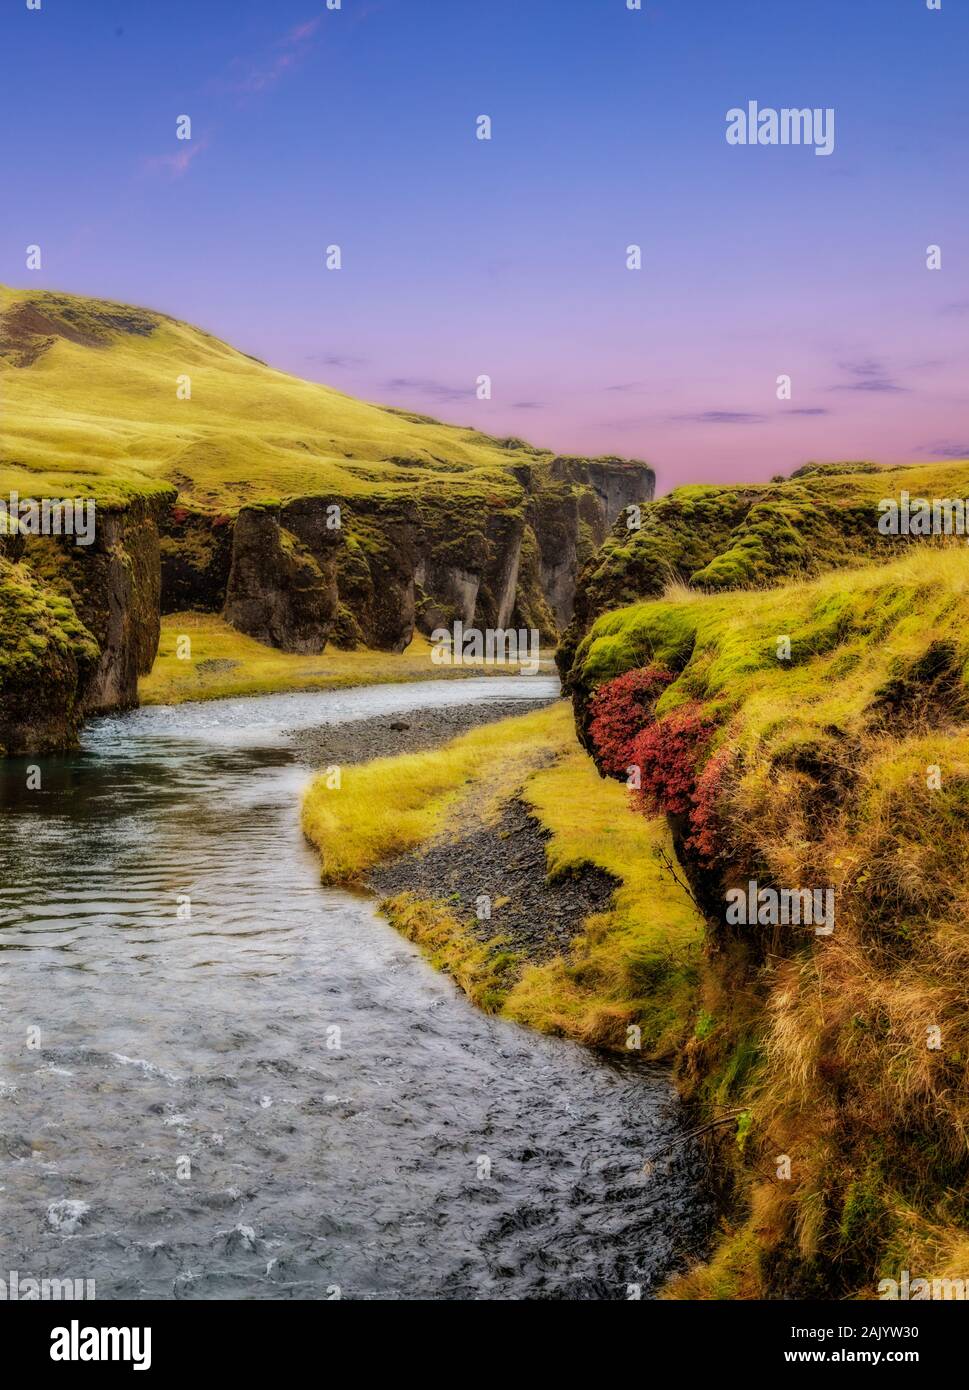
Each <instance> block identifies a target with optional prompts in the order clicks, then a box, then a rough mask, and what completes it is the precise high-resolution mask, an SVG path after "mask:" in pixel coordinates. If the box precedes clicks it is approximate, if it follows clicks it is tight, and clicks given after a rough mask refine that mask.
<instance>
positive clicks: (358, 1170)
mask: <svg viewBox="0 0 969 1390" xmlns="http://www.w3.org/2000/svg"><path fill="white" fill-rule="evenodd" d="M554 688H555V687H554V685H553V683H552V682H551V681H549V680H546V679H545V678H537V677H536V678H531V679H522V678H517V677H508V678H504V677H501V678H486V679H472V680H468V681H462V682H460V683H459V684H452V683H436V684H435V683H433V682H427V683H422V684H412V685H396V686H394V685H386V686H376V687H370V688H365V689H358V690H351V691H341V692H323V693H313V694H295V695H293V694H291V695H275V696H266V697H262V698H257V699H237V700H222V701H218V702H212V703H210V704H193V705H182V706H179V707H176V708H147V709H142V710H138V711H135V712H132V713H130V714H126V715H121V716H117V717H110V718H104V719H100V720H97V721H94V722H92V723H91V724H90V725H89V726H88V728H87V730H86V732H85V735H84V739H83V747H82V750H81V751H80V752H79V753H77V754H74V755H70V756H64V757H59V758H48V759H42V760H26V759H15V760H11V761H10V762H8V763H7V764H6V765H0V783H2V786H3V793H4V796H3V803H2V804H3V814H2V817H0V1036H2V1047H0V1279H3V1280H7V1279H8V1278H9V1274H10V1272H11V1271H17V1273H18V1275H19V1278H20V1280H21V1281H23V1280H24V1279H25V1278H28V1277H33V1278H41V1277H46V1278H58V1279H60V1278H84V1279H94V1280H95V1281H96V1290H97V1297H98V1298H99V1299H104V1298H124V1297H128V1298H132V1297H133V1298H172V1297H174V1298H240V1297H241V1298H330V1297H340V1296H342V1297H344V1298H368V1297H378V1298H418V1297H420V1298H529V1297H544V1298H549V1297H570V1298H624V1297H627V1296H629V1291H628V1289H627V1285H630V1284H634V1285H640V1286H641V1287H642V1290H643V1295H644V1296H648V1293H649V1290H650V1288H651V1287H653V1286H654V1285H655V1283H656V1282H657V1281H658V1280H659V1279H660V1278H661V1277H662V1275H663V1274H664V1272H665V1271H667V1270H668V1269H669V1268H670V1265H671V1262H672V1261H674V1260H675V1259H677V1258H679V1257H682V1256H683V1255H684V1254H686V1253H689V1252H690V1251H691V1250H692V1249H693V1248H694V1247H696V1246H698V1245H699V1244H700V1243H701V1242H702V1239H703V1234H704V1230H705V1226H706V1207H705V1205H704V1202H703V1200H702V1198H701V1197H700V1196H699V1195H698V1192H699V1165H698V1159H697V1156H696V1154H695V1153H694V1152H693V1151H692V1148H691V1146H689V1145H679V1146H678V1147H676V1148H674V1149H673V1150H672V1151H670V1152H669V1153H668V1154H667V1155H666V1156H665V1157H663V1158H661V1159H659V1160H658V1161H657V1163H656V1164H655V1167H654V1169H653V1171H652V1172H647V1171H644V1158H645V1156H646V1155H647V1153H649V1152H650V1151H654V1150H656V1149H658V1148H659V1147H661V1146H662V1145H663V1144H664V1143H668V1142H669V1140H670V1139H672V1138H674V1137H675V1136H676V1135H677V1133H678V1132H680V1127H681V1126H682V1124H683V1121H682V1118H681V1117H680V1115H679V1114H678V1110H677V1106H676V1104H675V1101H674V1099H673V1095H672V1091H671V1088H670V1085H669V1082H668V1079H667V1077H666V1075H665V1073H664V1072H662V1071H661V1070H657V1069H651V1068H648V1067H645V1066H643V1065H637V1064H636V1062H635V1060H634V1059H630V1060H628V1061H627V1060H622V1061H620V1062H616V1061H612V1060H608V1059H603V1058H602V1057H600V1056H598V1055H595V1054H593V1053H591V1052H588V1051H586V1050H584V1049H582V1048H580V1047H578V1046H575V1045H573V1044H571V1043H567V1042H563V1041H558V1040H555V1039H549V1038H544V1037H541V1036H539V1035H537V1034H534V1033H531V1032H529V1031H526V1030H524V1029H521V1028H519V1027H517V1026H515V1025H513V1024H509V1023H505V1022H502V1021H499V1020H495V1019H491V1018H488V1017H486V1016H485V1015H483V1014H482V1013H480V1012H479V1011H478V1010H476V1009H474V1008H473V1007H472V1006H471V1005H470V1004H469V1003H468V1002H467V1000H466V999H465V998H464V996H463V995H462V994H461V993H460V992H459V991H458V990H457V988H456V987H455V986H454V985H453V984H452V983H451V981H450V980H448V979H446V978H445V977H443V976H441V975H439V974H437V973H436V972H435V971H434V970H432V969H431V968H430V967H429V966H428V965H427V964H426V963H425V962H424V961H423V960H422V959H421V957H420V956H419V955H418V953H417V951H416V950H415V949H414V948H413V947H412V946H411V945H410V944H409V943H407V942H405V941H403V940H402V939H401V938H400V937H399V936H397V934H396V933H395V932H394V931H393V929H392V928H391V927H390V926H389V925H388V924H387V923H386V922H385V921H384V920H383V919H382V918H380V917H379V916H378V915H377V913H376V912H375V910H374V906H373V903H372V902H371V900H370V899H368V898H366V897H363V896H354V895H351V894H348V893H346V892H342V891H336V890H332V889H323V888H321V887H320V884H319V876H318V864H317V861H316V858H315V855H314V854H313V852H312V851H311V850H310V849H309V847H308V846H307V845H306V844H305V842H304V841H303V839H302V837H301V835H300V832H299V823H298V806H299V794H300V790H301V788H302V787H303V786H304V785H305V783H306V782H307V780H308V778H309V777H310V775H311V774H310V771H309V769H308V768H307V767H305V766H303V765H302V764H300V763H299V761H298V760H297V757H296V754H295V752H294V751H293V749H292V748H291V746H290V743H289V740H288V739H287V737H286V731H287V730H290V729H293V728H297V727H308V726H312V725H318V724H322V723H330V722H343V721H347V720H353V719H361V718H366V717H369V716H373V715H382V714H386V715H388V716H391V717H392V716H393V715H394V714H396V713H398V712H403V711H406V710H408V709H416V708H420V707H426V706H428V705H437V704H447V703H454V702H461V703H464V702H466V701H482V700H483V701H487V700H489V699H502V700H503V699H508V698H512V697H515V696H519V695H520V696H522V697H523V698H531V697H534V696H535V695H543V694H550V693H552V691H553V690H554ZM30 764H34V765H36V766H38V767H39V768H40V775H41V786H40V789H35V790H28V789H27V780H28V767H29V765H30ZM189 912H190V915H189Z"/></svg>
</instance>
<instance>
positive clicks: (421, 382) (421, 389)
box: [383, 376, 471, 401]
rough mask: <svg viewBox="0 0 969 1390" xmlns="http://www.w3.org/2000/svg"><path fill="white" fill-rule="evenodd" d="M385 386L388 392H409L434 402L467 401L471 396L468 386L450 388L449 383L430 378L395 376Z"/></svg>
mask: <svg viewBox="0 0 969 1390" xmlns="http://www.w3.org/2000/svg"><path fill="white" fill-rule="evenodd" d="M383 385H384V390H386V391H407V392H409V393H410V394H412V395H416V396H427V397H428V398H429V399H430V400H434V401H466V400H467V399H468V396H469V395H470V394H471V388H470V387H468V386H449V385H448V384H447V382H444V381H432V380H431V378H430V377H420V376H394V377H391V378H390V380H389V381H385V382H384V384H383Z"/></svg>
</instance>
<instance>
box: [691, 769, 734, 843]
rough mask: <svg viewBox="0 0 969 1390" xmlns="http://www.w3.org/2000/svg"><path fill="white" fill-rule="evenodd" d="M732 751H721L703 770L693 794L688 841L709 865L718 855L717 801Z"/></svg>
mask: <svg viewBox="0 0 969 1390" xmlns="http://www.w3.org/2000/svg"><path fill="white" fill-rule="evenodd" d="M730 759H731V752H730V749H729V748H721V749H720V751H719V752H718V753H714V755H713V757H712V758H711V759H710V760H709V762H708V763H707V764H706V766H705V767H704V769H703V771H702V772H701V773H700V775H699V777H698V778H697V779H696V788H695V790H694V792H693V806H692V808H691V810H690V829H691V831H692V834H691V835H690V838H689V839H688V840H687V842H686V843H687V845H688V847H689V848H690V849H692V850H695V851H696V853H697V855H698V857H699V858H700V859H701V860H702V862H703V863H704V864H706V865H708V866H709V865H710V864H712V863H713V862H714V861H715V860H716V858H717V854H718V848H717V834H718V831H719V828H720V815H719V812H718V809H717V801H718V799H719V796H720V792H721V790H722V787H723V775H724V772H725V770H726V768H727V764H728V763H729V762H730Z"/></svg>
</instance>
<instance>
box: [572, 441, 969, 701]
mask: <svg viewBox="0 0 969 1390" xmlns="http://www.w3.org/2000/svg"><path fill="white" fill-rule="evenodd" d="M902 491H908V492H910V493H911V495H912V496H913V497H930V498H931V497H939V498H942V497H954V498H965V497H967V496H969V463H967V462H965V461H963V462H952V463H934V464H924V465H920V466H918V467H912V468H902V467H899V468H878V467H876V466H875V465H874V464H838V465H807V466H806V467H804V468H802V469H799V470H798V471H797V472H796V473H794V474H793V475H792V476H791V477H790V478H786V479H785V478H780V479H776V480H775V481H773V482H771V483H765V484H757V485H746V484H745V485H738V486H724V487H718V486H713V485H709V486H708V485H690V486H686V487H679V488H676V489H674V491H673V492H671V493H669V494H668V495H667V496H665V497H662V498H660V499H658V500H657V501H655V502H650V503H647V504H646V505H645V506H643V507H642V508H641V509H640V511H641V518H640V520H641V526H640V528H639V529H638V530H630V529H628V525H627V517H626V516H625V515H622V516H620V517H619V519H618V520H617V522H616V523H615V526H614V528H613V531H612V534H611V535H610V536H609V537H608V538H607V540H606V542H605V544H604V545H603V546H602V548H601V549H600V550H599V551H598V552H597V554H596V555H595V556H594V557H593V559H592V560H591V561H589V563H588V564H587V565H586V567H585V569H584V570H583V572H582V574H581V575H580V577H579V583H578V592H577V594H576V605H575V618H574V620H573V622H572V624H571V626H570V628H569V631H568V632H567V633H566V635H565V638H564V640H563V643H562V649H561V652H560V656H559V664H560V668H561V670H562V672H563V675H564V676H565V677H566V679H567V680H568V681H573V682H574V680H575V673H574V672H573V670H572V668H573V663H574V659H575V653H576V650H577V648H578V646H579V643H580V642H581V641H582V638H583V636H584V635H585V633H586V632H587V631H588V629H589V627H590V626H591V624H592V622H593V621H594V620H595V619H596V618H597V617H598V616H600V615H601V614H603V613H606V612H609V611H610V610H612V609H615V608H619V607H623V606H625V605H627V604H629V603H633V602H635V601H637V600H640V599H644V598H655V597H659V596H660V595H661V594H662V593H663V592H664V590H665V589H666V588H667V587H668V586H669V584H670V583H671V582H679V583H682V584H686V585H688V586H689V587H690V588H693V589H697V590H701V591H710V590H724V589H743V588H762V587H764V586H765V585H768V584H773V583H778V582H783V581H784V580H786V579H794V578H798V577H810V576H812V575H817V574H821V573H824V572H825V571H827V570H831V569H834V568H845V567H851V568H853V567H855V566H858V565H866V564H871V563H874V562H881V561H890V560H893V559H895V558H896V556H897V555H898V554H900V553H901V552H902V551H903V550H904V549H905V547H906V546H907V545H908V544H910V543H911V541H910V539H909V538H907V537H899V538H897V539H893V538H890V537H887V536H884V535H881V534H880V533H879V531H878V524H877V523H878V519H879V510H878V503H879V502H880V501H881V500H882V499H883V498H887V497H898V495H899V494H900V493H901V492H902ZM580 694H581V692H580Z"/></svg>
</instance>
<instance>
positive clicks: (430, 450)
mask: <svg viewBox="0 0 969 1390" xmlns="http://www.w3.org/2000/svg"><path fill="white" fill-rule="evenodd" d="M0 364H2V377H3V392H4V443H3V452H2V456H0V493H3V492H5V491H7V490H9V489H10V488H11V487H16V488H18V489H19V490H20V491H21V492H22V493H25V494H26V493H29V492H31V491H33V492H36V491H39V490H43V491H48V492H49V493H50V495H55V496H56V495H58V494H59V493H61V492H66V491H70V492H71V493H73V492H75V491H82V490H84V491H86V490H88V489H89V488H95V489H96V488H97V487H98V486H99V481H98V480H101V485H102V486H103V485H104V483H108V484H109V485H110V486H111V487H118V488H122V489H123V488H124V487H125V485H128V486H132V485H133V486H136V487H139V486H141V485H142V484H143V483H144V481H145V480H165V481H168V482H172V483H174V484H176V485H177V487H178V489H179V493H180V498H181V501H182V502H183V503H184V504H185V505H186V506H188V507H190V508H192V509H194V510H200V511H206V512H210V513H231V512H232V511H234V510H235V509H237V508H238V506H239V505H240V504H241V503H243V502H245V501H246V500H249V499H255V498H259V499H265V498H281V497H287V496H306V495H317V494H320V495H323V494H337V495H339V496H342V497H353V496H355V495H366V494H368V493H374V492H378V493H379V494H381V495H384V496H389V497H394V496H402V497H409V496H413V495H414V493H415V490H416V491H417V492H420V491H422V490H425V489H428V490H432V491H433V490H435V489H438V490H445V489H447V490H450V491H452V492H455V493H457V494H460V493H462V492H467V493H468V494H469V495H481V494H483V493H487V494H489V495H494V496H495V497H502V496H504V497H506V498H509V499H510V498H517V497H519V496H520V490H519V488H518V487H517V484H516V483H515V480H514V478H513V476H512V474H511V472H510V469H511V467H512V466H514V465H516V464H517V465H521V464H533V465H534V464H535V463H536V462H537V461H540V460H541V459H542V458H550V457H551V456H550V455H543V454H542V453H541V452H540V451H536V450H532V449H531V448H530V447H529V446H528V445H525V444H522V443H520V442H518V441H511V442H509V443H508V445H507V447H506V445H505V444H503V443H501V442H500V441H498V440H495V439H491V438H489V437H488V436H486V435H483V434H480V433H478V432H477V431H475V430H471V429H459V428H455V427H452V426H449V425H443V424H439V423H437V422H436V421H433V420H430V419H427V418H424V417H422V416H418V415H411V414H408V413H407V412H404V411H398V410H393V409H389V408H387V407H383V406H378V405H368V404H367V403H366V402H364V401H359V400H355V399H353V398H352V397H350V396H345V395H343V394H342V393H341V392H339V391H334V390H332V389H330V388H329V387H326V386H318V385H315V384H313V383H312V382H307V381H301V380H299V379H298V378H296V377H291V376H288V375H286V374H285V373H284V372H278V371H274V370H273V369H272V368H270V367H267V366H266V365H265V364H264V363H262V362H259V361H257V360H255V359H254V358H252V357H248V356H246V355H245V354H244V353H242V352H238V351H236V349H234V348H232V347H230V346H229V345H228V344H226V343H223V342H221V341H219V339H217V338H215V337H213V336H212V335H211V334H208V333H205V332H203V331H202V330H201V329H198V328H193V327H191V326H190V325H188V324H185V323H180V322H179V321H178V320H176V319H173V318H169V317H168V316H167V315H165V314H159V313H154V312H152V311H149V310H145V309H135V308H132V307H130V306H128V305H122V304H114V303H111V302H108V301H102V300H92V299H87V298H83V297H80V296H75V295H68V294H60V293H55V292H53V291H26V290H12V289H7V288H0ZM185 375H187V376H188V377H190V379H191V400H179V399H178V398H177V396H176V389H177V385H178V379H179V378H180V377H182V376H185Z"/></svg>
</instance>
